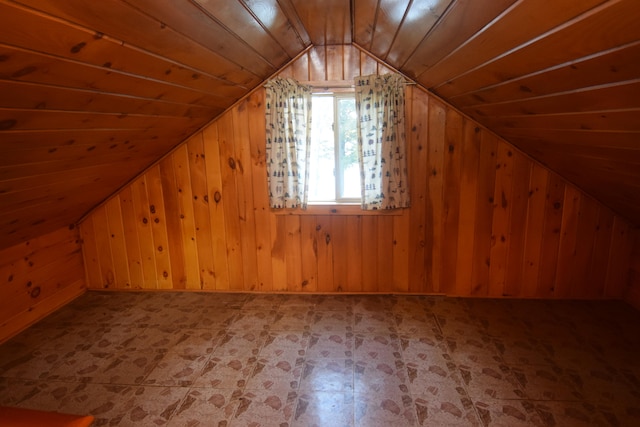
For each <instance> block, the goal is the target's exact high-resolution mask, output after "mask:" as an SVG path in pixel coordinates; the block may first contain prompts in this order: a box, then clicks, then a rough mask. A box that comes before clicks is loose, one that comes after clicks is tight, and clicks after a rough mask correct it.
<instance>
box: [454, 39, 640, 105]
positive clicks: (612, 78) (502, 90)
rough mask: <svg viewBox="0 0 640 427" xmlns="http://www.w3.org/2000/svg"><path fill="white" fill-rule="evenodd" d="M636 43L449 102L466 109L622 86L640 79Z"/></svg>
mask: <svg viewBox="0 0 640 427" xmlns="http://www.w3.org/2000/svg"><path fill="white" fill-rule="evenodd" d="M637 58H640V42H637V41H636V42H633V43H630V44H626V45H623V46H617V47H615V48H613V49H610V50H606V51H603V52H598V53H596V54H594V55H590V56H587V57H584V58H580V59H579V60H575V61H570V62H567V63H562V64H560V65H555V66H554V67H552V68H547V69H545V70H540V71H536V72H533V73H531V74H527V75H525V76H522V77H519V78H516V79H511V80H508V81H506V82H500V83H498V84H495V85H491V86H487V87H484V88H482V89H479V90H476V91H473V92H470V93H466V94H463V95H458V96H453V97H450V98H449V99H450V100H451V101H452V102H454V103H456V104H459V105H465V106H467V107H469V106H472V105H476V104H484V103H497V102H509V101H517V100H520V99H526V98H531V97H535V96H540V95H548V94H553V93H557V92H566V91H570V90H579V89H582V88H588V87H591V86H597V85H604V84H611V83H616V82H624V81H625V80H633V79H636V78H638V77H639V76H640V61H638V60H637Z"/></svg>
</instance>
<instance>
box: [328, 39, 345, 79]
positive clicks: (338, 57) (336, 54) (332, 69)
mask: <svg viewBox="0 0 640 427" xmlns="http://www.w3.org/2000/svg"><path fill="white" fill-rule="evenodd" d="M342 48H343V46H342V45H329V46H325V52H326V53H325V55H326V58H327V62H326V64H327V65H326V68H327V76H326V80H344V66H343V64H342V59H343V55H342V51H343V49H342Z"/></svg>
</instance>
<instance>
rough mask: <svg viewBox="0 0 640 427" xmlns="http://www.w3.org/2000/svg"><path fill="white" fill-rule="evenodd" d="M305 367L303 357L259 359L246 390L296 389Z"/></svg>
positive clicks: (280, 390)
mask: <svg viewBox="0 0 640 427" xmlns="http://www.w3.org/2000/svg"><path fill="white" fill-rule="evenodd" d="M303 367H304V358H303V357H298V358H292V359H288V358H286V357H283V358H269V359H258V361H257V362H256V367H255V369H254V370H253V373H252V374H251V377H250V378H249V380H248V381H247V384H246V386H245V390H273V391H276V390H277V391H279V392H280V393H282V392H289V391H296V390H298V386H299V384H300V380H301V378H302V370H303Z"/></svg>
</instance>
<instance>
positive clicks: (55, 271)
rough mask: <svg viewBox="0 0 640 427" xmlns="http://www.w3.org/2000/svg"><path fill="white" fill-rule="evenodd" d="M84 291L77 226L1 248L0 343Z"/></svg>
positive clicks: (83, 274) (84, 284)
mask: <svg viewBox="0 0 640 427" xmlns="http://www.w3.org/2000/svg"><path fill="white" fill-rule="evenodd" d="M85 290H86V282H85V272H84V267H83V259H82V249H81V244H80V236H79V231H78V229H72V230H70V229H68V228H61V229H59V230H56V231H54V232H52V233H48V234H44V235H42V236H40V237H37V238H35V239H31V240H28V241H25V242H23V243H20V244H18V245H14V246H11V247H9V248H6V249H3V250H2V251H0V343H1V342H3V341H5V340H7V339H9V338H11V337H12V336H14V335H16V334H17V333H18V332H20V331H21V330H23V329H25V328H27V327H28V326H29V325H31V324H33V323H35V322H36V321H38V320H40V319H42V318H43V317H45V316H46V315H48V314H50V313H51V312H53V311H55V310H56V309H58V308H59V307H61V306H63V305H64V304H66V303H68V302H69V301H71V300H72V299H74V298H76V297H77V296H79V295H81V294H82V293H83V292H84V291H85Z"/></svg>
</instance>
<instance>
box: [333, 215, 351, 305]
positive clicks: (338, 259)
mask: <svg viewBox="0 0 640 427" xmlns="http://www.w3.org/2000/svg"><path fill="white" fill-rule="evenodd" d="M331 231H332V233H331V243H332V247H333V291H334V292H345V291H348V290H349V286H348V284H349V283H348V279H349V278H348V269H349V260H348V258H349V252H348V249H347V245H348V242H349V237H348V235H347V217H344V216H332V217H331Z"/></svg>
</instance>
